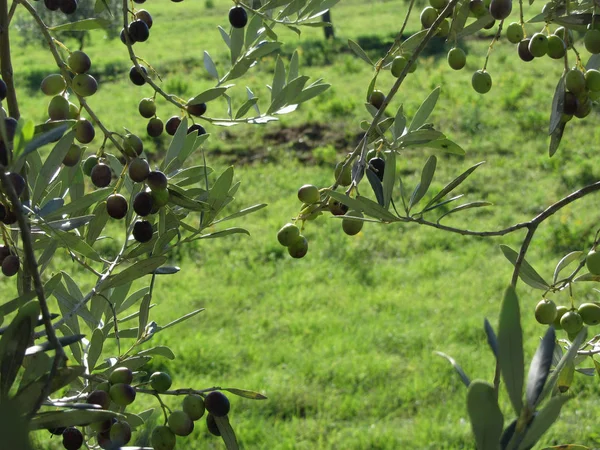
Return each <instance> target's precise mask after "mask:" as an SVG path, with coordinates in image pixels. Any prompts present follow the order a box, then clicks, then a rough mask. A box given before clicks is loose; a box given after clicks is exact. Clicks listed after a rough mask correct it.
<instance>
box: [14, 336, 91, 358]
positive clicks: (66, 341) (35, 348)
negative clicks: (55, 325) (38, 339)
mask: <svg viewBox="0 0 600 450" xmlns="http://www.w3.org/2000/svg"><path fill="white" fill-rule="evenodd" d="M84 337H85V335H84V334H73V335H71V336H63V337H59V338H57V339H58V342H60V345H61V346H62V347H66V346H68V345H72V344H74V343H76V342H79V341H81V340H82V339H83V338H84ZM55 348H56V347H55V346H54V344H52V343H51V342H50V341H46V342H43V343H41V344H37V345H32V346H31V347H27V350H25V356H32V355H35V354H36V353H41V352H48V351H50V350H54V349H55Z"/></svg>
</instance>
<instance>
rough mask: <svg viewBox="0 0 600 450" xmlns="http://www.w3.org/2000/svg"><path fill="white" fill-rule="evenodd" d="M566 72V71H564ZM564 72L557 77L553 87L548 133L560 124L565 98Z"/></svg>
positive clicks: (552, 131)
mask: <svg viewBox="0 0 600 450" xmlns="http://www.w3.org/2000/svg"><path fill="white" fill-rule="evenodd" d="M565 73H566V72H565ZM565 73H563V75H562V76H561V77H560V78H559V79H558V84H557V85H556V89H554V97H553V98H552V111H551V112H550V126H549V129H548V134H550V135H551V134H552V133H554V130H556V128H557V127H558V125H559V124H560V121H561V118H562V115H563V110H564V100H565Z"/></svg>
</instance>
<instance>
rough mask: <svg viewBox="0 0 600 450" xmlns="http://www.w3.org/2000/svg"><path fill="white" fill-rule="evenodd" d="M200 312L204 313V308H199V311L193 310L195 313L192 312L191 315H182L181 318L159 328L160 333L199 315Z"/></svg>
mask: <svg viewBox="0 0 600 450" xmlns="http://www.w3.org/2000/svg"><path fill="white" fill-rule="evenodd" d="M202 311H204V308H200V309H197V310H195V311H192V312H191V313H187V314H186V315H184V316H181V317H180V318H179V319H175V320H174V321H172V322H169V323H168V324H166V325H165V326H164V327H160V330H161V331H162V330H166V329H167V328H170V327H172V326H173V325H177V324H178V323H181V322H183V321H184V320H187V319H189V318H191V317H194V316H195V315H196V314H198V313H200V312H202Z"/></svg>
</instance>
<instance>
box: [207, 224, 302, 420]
mask: <svg viewBox="0 0 600 450" xmlns="http://www.w3.org/2000/svg"><path fill="white" fill-rule="evenodd" d="M288 253H289V254H290V256H291V257H292V258H304V256H306V253H308V241H307V240H306V238H305V237H304V236H302V235H299V236H298V237H297V238H296V239H294V240H293V241H292V243H291V244H290V245H288ZM207 409H208V408H207Z"/></svg>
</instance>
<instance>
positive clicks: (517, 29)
mask: <svg viewBox="0 0 600 450" xmlns="http://www.w3.org/2000/svg"><path fill="white" fill-rule="evenodd" d="M524 37H525V35H524V34H523V27H522V26H521V24H520V23H517V22H512V23H511V24H510V25H509V26H508V27H506V39H508V42H510V43H511V44H518V43H519V42H521V41H522V40H523V38H524Z"/></svg>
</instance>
